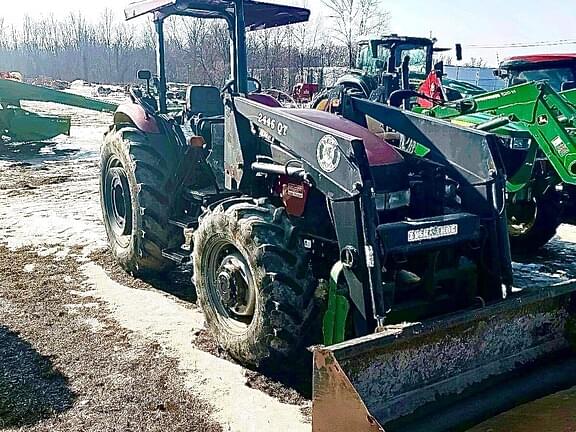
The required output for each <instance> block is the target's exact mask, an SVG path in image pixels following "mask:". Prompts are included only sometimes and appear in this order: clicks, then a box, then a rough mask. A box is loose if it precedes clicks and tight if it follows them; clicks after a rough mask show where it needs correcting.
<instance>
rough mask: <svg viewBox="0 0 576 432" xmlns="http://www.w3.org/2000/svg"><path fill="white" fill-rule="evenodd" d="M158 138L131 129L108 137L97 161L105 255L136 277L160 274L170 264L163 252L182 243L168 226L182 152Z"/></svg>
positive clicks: (118, 129)
mask: <svg viewBox="0 0 576 432" xmlns="http://www.w3.org/2000/svg"><path fill="white" fill-rule="evenodd" d="M170 147H174V146H171V145H169V144H168V142H167V140H166V139H165V138H164V136H163V135H161V134H153V135H152V134H146V133H143V132H141V131H139V130H137V129H135V128H132V127H125V128H115V129H112V130H111V131H110V132H108V133H107V134H106V136H105V138H104V144H103V146H102V150H101V155H100V156H101V157H100V204H101V207H102V213H103V218H104V226H105V228H106V233H107V235H108V242H109V246H110V250H111V252H112V254H113V255H114V258H115V259H116V261H117V262H118V263H119V264H120V265H121V266H122V267H123V268H124V269H125V270H127V271H128V272H130V273H132V274H134V275H135V276H146V275H153V274H157V273H163V272H165V271H168V270H169V269H170V268H171V267H173V262H172V261H170V260H167V259H165V258H163V257H162V250H163V249H171V248H174V247H178V246H179V245H181V244H182V243H183V234H182V230H180V229H178V228H176V227H174V226H171V225H169V224H168V218H169V216H170V214H171V212H172V210H173V208H174V206H175V204H176V203H175V200H176V199H177V196H178V194H177V190H178V189H179V186H180V185H179V184H178V183H179V179H178V176H177V171H178V169H179V165H180V163H181V160H182V151H181V150H180V149H177V148H170Z"/></svg>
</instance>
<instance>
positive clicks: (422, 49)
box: [317, 34, 485, 102]
mask: <svg viewBox="0 0 576 432" xmlns="http://www.w3.org/2000/svg"><path fill="white" fill-rule="evenodd" d="M435 44H436V40H435V39H428V38H420V37H413V36H398V35H395V34H393V35H388V36H383V37H379V38H365V39H361V40H360V41H359V42H358V57H357V62H356V67H355V68H354V69H352V70H351V71H350V72H349V73H348V74H345V75H344V76H342V77H340V78H339V79H338V81H337V82H336V86H346V87H348V88H353V89H356V90H358V91H361V92H362V93H363V95H364V97H366V98H371V99H372V100H378V101H380V102H386V101H387V100H388V98H389V97H390V95H391V94H392V93H393V92H394V91H396V90H399V89H403V88H412V89H417V88H418V87H419V85H420V84H421V83H422V82H423V81H424V80H425V79H426V77H427V76H428V74H429V73H430V72H431V71H432V70H435V69H439V71H440V72H442V70H441V69H442V65H434V64H433V57H434V54H435V53H437V52H444V51H447V50H449V49H446V48H439V47H435V46H434V45H435ZM457 51H458V52H460V50H459V49H457ZM404 61H408V63H407V65H406V68H407V70H408V77H403V76H402V67H403V62H404ZM404 81H406V83H404ZM443 82H444V88H445V91H446V96H447V98H448V100H457V99H462V98H463V97H465V96H469V95H476V94H480V93H484V92H485V90H484V89H482V88H480V87H477V86H474V85H472V84H468V83H464V82H460V81H456V80H449V79H445V78H443ZM321 98H322V95H319V97H318V98H317V100H320V99H321Z"/></svg>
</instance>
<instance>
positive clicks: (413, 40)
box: [358, 34, 436, 46]
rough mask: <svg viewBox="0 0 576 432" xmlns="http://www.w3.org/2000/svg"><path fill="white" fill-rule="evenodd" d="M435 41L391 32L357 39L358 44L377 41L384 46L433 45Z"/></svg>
mask: <svg viewBox="0 0 576 432" xmlns="http://www.w3.org/2000/svg"><path fill="white" fill-rule="evenodd" d="M435 42H436V40H435V39H428V38H423V37H413V36H398V35H397V34H391V35H385V36H362V37H361V38H360V39H359V40H358V44H360V45H367V44H369V43H378V44H380V45H386V46H391V45H393V44H410V45H416V46H428V45H433V44H434V43H435Z"/></svg>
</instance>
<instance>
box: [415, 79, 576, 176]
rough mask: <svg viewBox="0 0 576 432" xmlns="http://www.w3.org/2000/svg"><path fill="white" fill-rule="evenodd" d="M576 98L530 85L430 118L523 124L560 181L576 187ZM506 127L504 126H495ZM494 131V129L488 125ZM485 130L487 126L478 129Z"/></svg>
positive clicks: (471, 101) (447, 109)
mask: <svg viewBox="0 0 576 432" xmlns="http://www.w3.org/2000/svg"><path fill="white" fill-rule="evenodd" d="M572 98H573V99H574V100H576V94H575V95H572V93H571V92H565V93H564V94H563V95H560V94H558V93H556V92H555V91H554V90H553V89H552V88H551V87H550V86H549V85H548V84H546V83H544V82H536V83H527V84H522V85H519V86H515V87H510V88H507V89H504V90H499V91H496V92H492V93H487V94H484V95H481V96H476V97H473V98H469V99H463V100H461V101H457V102H454V103H449V104H447V105H444V106H437V107H435V108H433V109H432V110H430V111H427V112H426V114H429V115H432V116H434V117H437V118H441V119H451V120H457V118H458V117H460V116H462V115H468V114H474V113H487V114H491V115H494V116H495V118H500V119H502V120H503V123H506V122H520V123H521V124H523V125H525V127H526V128H527V129H528V131H529V132H530V134H531V136H532V138H533V139H534V141H535V142H536V143H537V145H538V147H539V148H540V149H541V150H542V152H543V153H544V154H545V155H546V157H547V158H548V160H549V161H550V163H551V164H552V166H553V167H554V169H555V170H556V172H557V173H558V176H559V177H560V179H561V180H562V181H563V182H565V183H568V184H572V185H574V184H576V130H575V125H576V108H575V107H573V106H572V105H570V103H569V102H568V101H569V100H570V99H572ZM493 125H494V126H502V122H494V123H493ZM484 126H488V128H489V127H490V125H484ZM477 127H478V128H482V127H483V125H477Z"/></svg>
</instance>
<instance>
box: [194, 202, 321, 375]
mask: <svg viewBox="0 0 576 432" xmlns="http://www.w3.org/2000/svg"><path fill="white" fill-rule="evenodd" d="M293 234H294V227H293V225H292V224H291V223H290V220H289V218H288V216H287V214H286V212H285V210H284V209H283V208H276V207H274V206H272V205H270V204H267V203H266V202H265V201H256V200H248V199H245V200H231V201H230V202H227V203H224V204H221V205H219V206H218V207H217V208H216V209H214V210H213V211H211V212H210V213H208V214H207V215H206V216H205V217H204V218H203V219H202V221H201V223H200V227H199V228H198V230H197V232H196V234H195V239H194V278H195V284H196V290H197V293H198V299H199V301H200V304H201V306H202V309H203V310H204V314H205V317H206V322H207V326H208V328H209V329H210V331H211V332H212V334H213V335H214V337H215V339H216V340H217V342H218V343H219V345H220V346H221V347H222V348H224V349H225V350H226V351H228V353H229V354H230V355H231V356H232V357H234V358H235V359H236V360H238V361H240V362H241V363H243V364H246V365H248V366H251V367H260V368H264V369H269V370H276V371H281V370H282V367H286V366H288V365H290V364H292V365H293V363H291V361H293V360H297V357H299V355H301V354H302V353H303V352H304V348H305V344H306V343H307V342H310V339H311V335H312V334H313V333H312V331H311V329H312V327H313V323H314V321H315V318H317V311H316V306H315V296H314V293H315V290H316V287H317V281H316V280H315V279H314V277H313V276H312V272H311V271H310V268H309V267H310V266H309V259H308V257H307V253H306V251H305V249H304V248H303V247H302V246H301V245H300V242H299V241H298V239H297V238H296V236H294V235H293ZM288 359H290V360H288Z"/></svg>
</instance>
